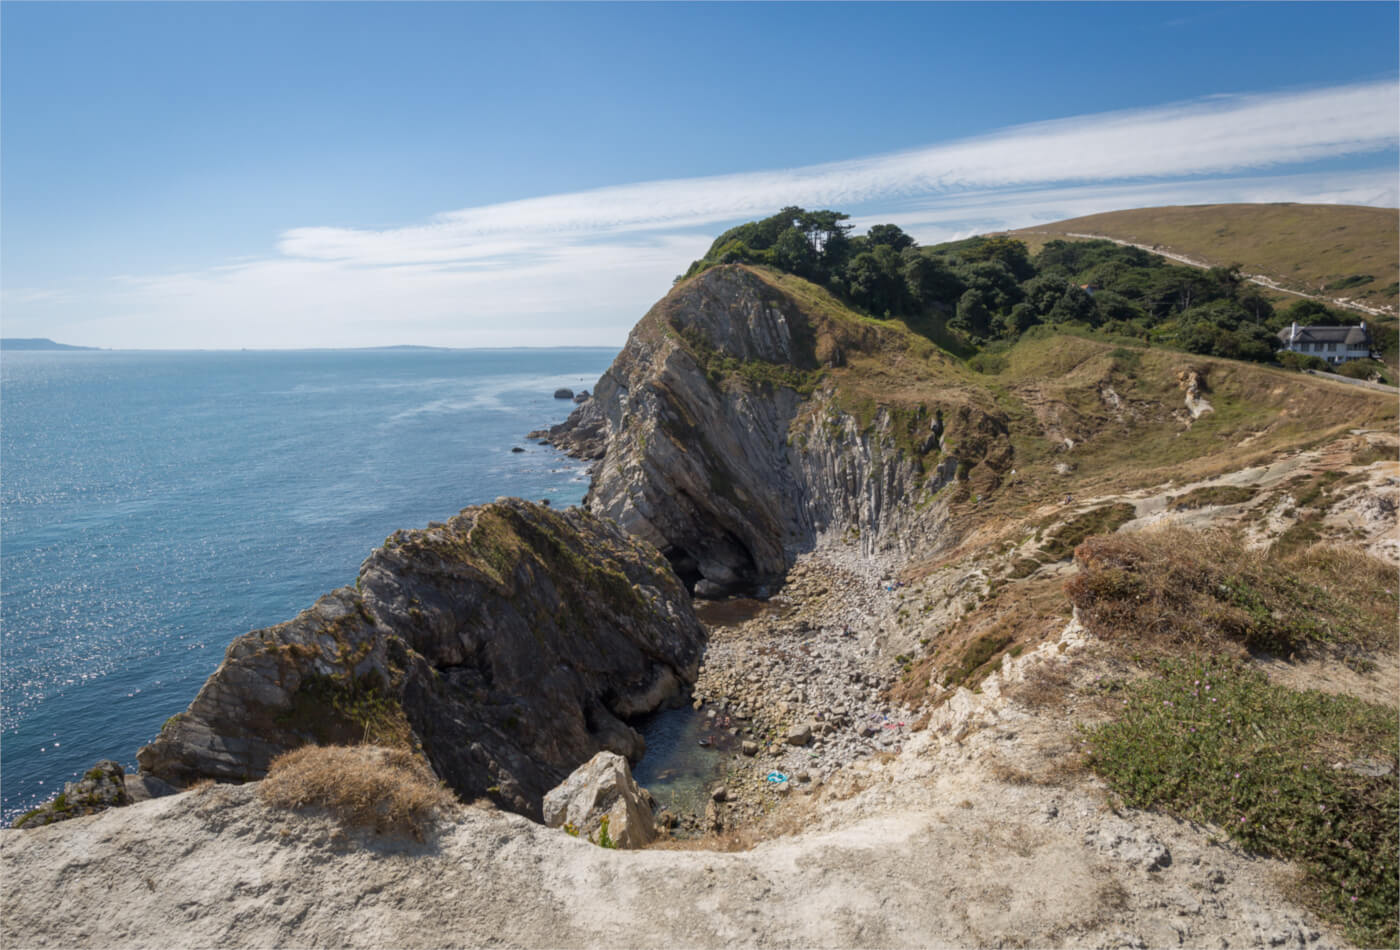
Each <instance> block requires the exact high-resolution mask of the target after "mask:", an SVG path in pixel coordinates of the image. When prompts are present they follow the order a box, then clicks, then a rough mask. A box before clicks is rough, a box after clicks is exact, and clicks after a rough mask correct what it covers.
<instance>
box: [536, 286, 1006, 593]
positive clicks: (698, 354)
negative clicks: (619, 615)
mask: <svg viewBox="0 0 1400 950" xmlns="http://www.w3.org/2000/svg"><path fill="white" fill-rule="evenodd" d="M854 362H862V364H863V365H862V366H861V367H860V368H859V372H854V373H853V372H851V371H848V370H847V366H848V364H852V363H854ZM881 363H883V364H886V365H884V366H879V364H881ZM866 364H873V365H875V366H876V367H878V369H879V374H878V375H884V376H886V377H887V379H886V380H879V379H876V380H875V381H876V382H877V385H876V386H875V387H873V388H872V387H871V386H870V385H869V384H870V382H871V380H872V376H876V375H877V374H872V373H871V372H870V369H869V368H867V365H866ZM890 364H893V365H890ZM896 366H897V367H900V368H899V370H898V372H891V370H892V369H893V368H894V367H896ZM944 370H948V361H947V360H946V357H943V356H941V354H940V353H939V351H937V350H936V348H935V347H933V346H932V344H930V343H929V342H928V340H926V339H924V338H922V337H919V336H917V335H916V334H913V333H911V332H910V331H908V330H907V329H906V328H905V327H904V326H903V325H900V324H896V323H892V322H887V321H878V320H872V319H870V318H867V317H862V316H860V315H859V314H856V313H854V312H852V311H850V310H849V309H847V308H845V307H844V306H842V305H841V304H840V303H839V302H838V301H836V300H835V299H834V298H832V297H831V296H830V295H829V294H827V293H826V292H825V291H822V290H820V289H819V288H816V287H815V286H813V285H811V284H808V283H806V282H805V281H800V280H798V279H797V278H792V277H779V276H775V275H774V274H772V273H769V272H766V271H761V270H757V269H753V268H749V267H744V266H739V265H730V266H724V267H717V268H714V269H712V270H709V271H706V272H705V273H703V274H701V275H700V276H698V277H696V278H694V279H692V280H689V281H686V282H685V283H683V284H681V285H679V286H678V287H676V288H675V289H674V290H673V291H672V292H671V293H670V294H669V295H667V297H666V298H664V299H663V300H662V301H661V302H659V303H658V304H657V305H656V306H655V307H653V308H652V310H651V311H650V312H649V313H648V314H647V315H646V316H645V317H644V318H643V319H642V321H641V322H640V323H639V324H638V325H637V327H636V328H635V329H634V330H633V331H632V334H631V336H630V337H629V338H628V341H627V345H626V347H625V348H624V349H623V351H622V353H621V354H619V355H618V357H617V359H616V360H615V361H614V362H613V364H612V366H611V367H610V368H609V369H608V371H607V372H606V373H605V374H604V375H603V377H602V378H601V379H600V380H599V382H598V385H597V386H596V387H595V390H594V398H593V399H591V400H590V401H589V402H588V403H585V404H584V406H583V407H582V408H581V409H580V410H578V411H576V412H575V413H574V414H573V415H572V416H571V417H570V418H569V420H568V421H567V422H566V423H564V424H563V425H561V426H556V427H555V428H554V429H552V430H550V432H549V433H548V437H549V439H550V441H552V442H553V443H554V444H556V445H558V446H560V447H562V448H564V449H565V450H567V451H570V452H572V453H574V454H576V455H579V456H581V457H585V458H596V457H599V455H601V461H600V462H599V464H598V466H597V467H596V470H595V477H594V481H593V485H592V488H591V489H590V492H589V495H588V498H587V501H586V504H587V507H588V508H589V510H591V511H592V512H594V513H595V514H598V515H600V516H603V517H605V518H611V519H614V520H616V521H617V522H618V523H619V524H620V525H622V527H623V528H624V529H626V530H627V531H628V532H630V533H632V534H634V535H636V536H637V537H640V538H642V539H644V540H646V541H649V542H651V543H652V544H654V545H655V546H656V547H657V548H659V549H660V550H661V551H662V552H663V553H664V554H666V556H667V557H668V558H669V559H670V560H671V562H672V564H673V565H674V566H675V568H676V570H677V573H679V574H680V575H681V577H682V578H683V579H685V580H686V581H687V583H688V584H690V585H692V587H693V589H694V590H695V591H696V592H697V593H700V594H704V595H710V596H712V595H716V594H721V593H727V592H735V591H739V590H757V591H758V592H760V593H762V592H764V591H765V590H766V589H771V587H772V586H773V585H775V584H776V583H777V582H778V581H779V580H780V579H781V577H782V576H783V574H784V572H785V571H786V570H787V568H788V567H790V566H791V564H792V563H793V560H794V559H795V557H796V556H797V554H799V553H801V552H802V551H806V550H810V549H811V548H812V547H813V546H814V545H815V543H816V542H817V541H818V540H819V539H820V538H822V537H823V536H846V537H847V538H848V540H851V541H852V542H853V543H857V542H858V543H859V544H860V545H861V547H862V549H863V550H864V551H865V552H866V553H871V552H873V551H875V550H879V549H881V548H885V547H900V546H907V545H910V544H917V543H921V542H923V541H926V540H927V539H928V538H930V537H933V536H936V535H937V533H938V531H937V527H938V525H939V523H940V520H941V518H942V515H943V510H942V508H941V507H940V506H933V505H929V504H927V502H928V500H929V496H930V495H931V494H933V493H935V492H937V491H938V490H939V489H941V488H943V487H945V486H946V485H948V484H949V483H950V482H951V481H952V480H953V479H954V477H955V476H956V475H957V474H959V472H960V470H961V472H962V474H967V471H968V470H969V469H970V468H971V467H972V466H974V465H976V464H978V463H984V465H983V467H984V468H985V469H986V470H987V471H988V473H989V476H988V477H990V478H993V479H994V478H996V477H997V475H996V473H997V472H998V471H1000V470H1002V469H1005V468H1007V467H1009V463H1010V443H1009V440H1008V439H1007V438H1006V426H1005V423H1004V420H1002V419H1001V418H1000V417H999V415H998V413H997V412H996V411H995V409H994V408H990V407H989V406H988V405H987V404H986V401H985V400H983V401H982V402H980V403H979V402H976V401H973V402H969V401H968V399H967V396H966V392H965V391H962V390H961V389H960V388H959V387H958V385H957V381H956V379H955V378H954V376H953V374H952V372H951V371H948V372H946V373H945V374H944V375H945V376H946V377H947V378H945V379H940V377H939V374H940V372H941V371H944ZM881 382H892V383H895V384H897V386H893V387H891V388H889V389H882V388H880V386H879V385H878V383H881ZM911 382H912V383H916V384H918V385H916V386H910V385H907V384H909V383H911ZM896 389H897V390H898V391H896ZM950 439H955V440H956V443H957V445H958V452H957V454H954V453H953V452H952V451H949V446H950V445H952V444H953V443H952V442H950ZM916 525H921V526H923V527H925V528H927V530H915V527H916ZM892 529H897V530H892Z"/></svg>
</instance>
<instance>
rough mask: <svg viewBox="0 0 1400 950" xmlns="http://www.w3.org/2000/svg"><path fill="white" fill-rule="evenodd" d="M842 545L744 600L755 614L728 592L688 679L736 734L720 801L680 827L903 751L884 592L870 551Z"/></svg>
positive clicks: (735, 814)
mask: <svg viewBox="0 0 1400 950" xmlns="http://www.w3.org/2000/svg"><path fill="white" fill-rule="evenodd" d="M843 555H846V552H844V551H841V550H839V547H838V550H835V551H833V550H829V549H828V550H822V551H817V552H812V553H810V554H807V555H804V556H803V557H801V558H799V560H798V563H797V565H796V566H794V567H793V569H792V570H791V571H790V572H789V573H788V578H787V581H786V583H785V584H784V586H783V588H782V593H781V594H779V595H778V596H776V597H774V598H772V599H771V600H769V601H767V602H755V601H748V602H746V603H745V602H741V603H740V604H739V605H737V606H738V607H739V609H740V610H742V611H744V612H746V613H752V614H753V616H749V617H733V616H730V617H724V616H723V613H724V611H725V608H726V607H729V609H730V612H731V613H732V612H733V610H734V606H735V605H732V604H725V603H724V602H718V603H710V604H706V603H705V602H703V601H702V602H699V603H698V604H697V613H698V615H699V616H701V618H702V619H705V618H706V617H707V615H708V616H709V617H710V618H714V617H715V616H716V615H717V614H718V615H720V617H719V622H714V621H713V620H712V622H711V623H710V624H708V628H709V633H710V636H709V640H708V643H707V645H706V649H705V654H704V656H703V658H702V660H701V665H700V673H699V676H698V678H697V680H696V683H695V686H694V688H693V697H694V702H695V706H696V708H697V709H699V710H701V711H702V713H703V714H704V715H705V716H706V717H708V718H709V719H710V720H711V722H712V723H713V724H714V728H716V729H718V730H721V731H725V732H727V733H728V734H729V735H730V736H731V737H732V738H733V740H734V743H733V744H734V747H735V748H734V751H733V752H731V754H730V755H729V756H728V758H727V760H726V762H725V763H724V766H723V774H722V778H721V780H720V781H719V785H718V789H722V791H720V792H719V798H718V800H715V801H713V804H712V806H711V807H710V808H709V809H708V810H707V813H706V814H705V815H704V816H703V817H702V816H698V815H691V816H681V821H682V830H683V831H701V832H704V831H714V830H719V829H723V828H731V829H732V828H734V827H736V826H738V825H742V824H744V823H746V822H750V821H753V820H755V819H757V818H759V817H761V816H762V815H764V814H766V813H767V812H769V811H770V810H771V809H772V807H773V804H774V802H775V801H777V800H780V799H782V798H784V797H787V796H789V795H791V794H793V793H796V794H797V795H799V796H801V795H807V794H811V793H812V792H813V791H815V790H816V789H818V788H820V787H821V786H822V785H823V784H824V783H825V781H826V780H827V779H828V778H829V777H830V776H831V775H833V774H834V773H836V772H838V771H839V770H841V769H842V768H845V767H846V766H848V765H850V764H852V763H853V762H856V761H858V760H860V759H862V758H864V757H866V756H869V755H874V754H876V753H881V752H886V753H896V754H897V753H898V752H899V751H900V749H901V746H902V743H903V741H904V740H905V739H906V738H907V736H908V735H909V734H910V731H911V728H912V725H913V721H914V717H915V715H916V714H915V712H914V711H913V710H909V709H906V708H901V707H895V706H891V705H890V704H889V703H888V702H886V701H885V700H883V699H882V698H881V693H882V692H883V691H884V690H886V689H887V688H888V687H889V686H890V685H892V683H893V682H894V680H895V678H896V677H897V675H898V672H899V668H898V666H897V665H896V664H895V663H894V662H893V661H892V660H891V659H889V658H888V657H886V656H885V655H884V654H883V653H882V651H881V650H880V648H879V643H878V640H879V636H880V634H879V630H880V627H881V623H882V621H883V620H884V619H885V617H886V614H887V612H888V606H889V605H888V602H887V597H888V593H887V592H886V591H885V590H884V584H883V583H882V580H881V578H880V577H879V576H878V575H879V574H880V573H881V572H880V571H879V569H878V568H877V567H876V566H875V565H874V563H873V562H871V561H868V560H865V559H861V558H858V557H850V556H843Z"/></svg>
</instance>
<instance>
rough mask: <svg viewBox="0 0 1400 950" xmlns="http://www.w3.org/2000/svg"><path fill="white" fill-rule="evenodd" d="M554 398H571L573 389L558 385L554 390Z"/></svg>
mask: <svg viewBox="0 0 1400 950" xmlns="http://www.w3.org/2000/svg"><path fill="white" fill-rule="evenodd" d="M554 398H555V399H573V398H574V391H573V390H572V389H566V388H565V387H563V386H561V387H559V388H558V389H556V390H554Z"/></svg>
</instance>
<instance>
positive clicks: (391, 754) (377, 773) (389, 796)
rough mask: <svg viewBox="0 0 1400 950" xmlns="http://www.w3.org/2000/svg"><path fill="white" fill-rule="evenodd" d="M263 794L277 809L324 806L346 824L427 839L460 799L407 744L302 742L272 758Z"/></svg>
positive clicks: (261, 787) (259, 790) (262, 788)
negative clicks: (439, 817) (403, 746)
mask: <svg viewBox="0 0 1400 950" xmlns="http://www.w3.org/2000/svg"><path fill="white" fill-rule="evenodd" d="M258 794H259V796H260V797H261V798H262V800H263V801H264V802H266V803H267V804H269V805H272V806H273V807H276V808H290V809H301V808H323V809H325V810H326V811H327V812H328V813H329V814H330V815H332V816H333V817H335V818H336V819H337V820H338V821H340V822H341V823H342V824H343V825H347V826H354V827H362V828H372V829H373V830H374V831H376V832H389V833H395V834H405V833H406V834H411V835H412V836H413V837H414V838H416V839H418V840H420V841H421V840H422V839H423V835H424V833H425V831H426V830H427V828H428V827H429V826H430V825H431V823H432V821H433V819H434V818H436V817H437V815H438V814H440V813H441V812H443V811H445V810H446V809H448V808H449V807H450V806H452V805H453V804H454V803H455V802H456V799H455V798H454V797H453V795H452V793H451V792H450V791H448V790H447V789H446V788H445V787H443V785H442V784H441V783H440V782H439V781H438V779H437V777H436V776H435V775H433V773H432V770H430V769H429V768H428V766H427V764H426V763H425V762H424V761H423V760H422V759H421V758H419V757H418V756H416V755H414V754H413V753H411V752H408V751H406V750H404V749H388V748H383V747H381V746H364V745H361V746H302V747H301V748H299V749H293V750H292V751H290V752H285V753H283V754H282V755H280V756H278V757H277V758H276V759H273V760H272V766H271V768H269V769H268V773H267V778H265V779H263V781H262V784H261V786H260V787H259V789H258Z"/></svg>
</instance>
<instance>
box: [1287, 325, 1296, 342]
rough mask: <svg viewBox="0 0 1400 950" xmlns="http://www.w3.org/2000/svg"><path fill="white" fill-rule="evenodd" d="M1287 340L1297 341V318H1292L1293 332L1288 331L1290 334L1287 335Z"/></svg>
mask: <svg viewBox="0 0 1400 950" xmlns="http://www.w3.org/2000/svg"><path fill="white" fill-rule="evenodd" d="M1288 342H1289V343H1297V342H1298V321H1297V320H1294V321H1293V332H1292V333H1290V334H1289V335H1288Z"/></svg>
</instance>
